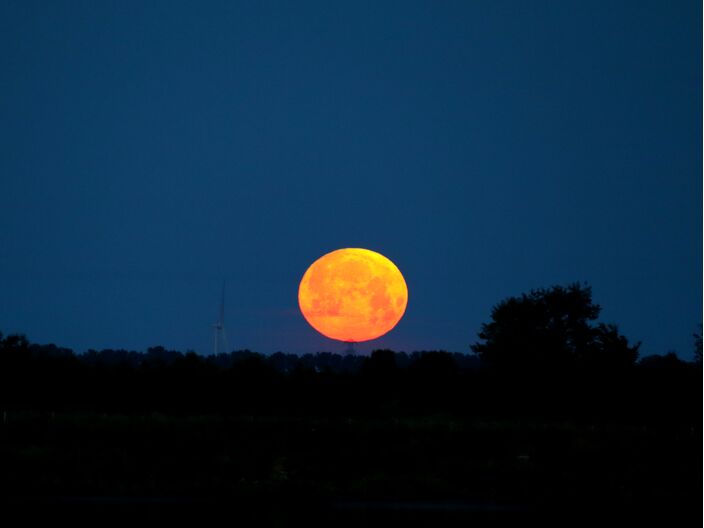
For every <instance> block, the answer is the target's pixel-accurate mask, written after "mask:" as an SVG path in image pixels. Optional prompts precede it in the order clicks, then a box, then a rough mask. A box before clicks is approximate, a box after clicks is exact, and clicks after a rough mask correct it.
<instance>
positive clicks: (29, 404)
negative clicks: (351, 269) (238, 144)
mask: <svg viewBox="0 0 704 528" xmlns="http://www.w3.org/2000/svg"><path fill="white" fill-rule="evenodd" d="M8 339H9V338H8ZM6 341H7V340H6ZM13 343H14V342H11V343H10V345H12V346H8V345H7V343H6V347H5V350H4V355H2V356H1V357H0V359H2V360H3V363H2V365H0V366H2V369H0V374H2V391H1V392H0V395H1V397H2V404H3V405H2V407H3V409H4V412H3V418H2V424H1V425H0V467H1V468H2V471H1V472H0V486H1V488H0V491H1V492H2V503H3V504H2V506H3V510H2V511H3V512H5V514H6V515H8V516H20V517H21V518H22V519H24V520H51V521H54V520H69V521H76V520H86V521H88V522H92V523H102V522H104V521H105V520H106V519H110V520H120V521H123V522H132V521H134V520H154V521H161V522H177V521H179V522H180V521H184V520H187V521H190V522H193V523H198V524H202V523H203V522H206V521H212V522H211V523H210V524H212V523H215V522H220V521H221V520H222V519H232V520H233V521H238V522H242V523H244V524H245V525H248V524H258V525H292V524H295V523H299V522H306V523H310V522H314V521H322V522H328V523H331V524H334V525H336V526H340V525H342V526H353V525H364V524H367V525H384V524H388V523H400V524H403V525H405V526H409V525H411V526H417V525H426V524H427V525H431V526H438V525H452V524H458V525H467V523H470V524H471V525H472V526H487V525H499V526H509V525H511V526H514V525H515V524H516V523H521V524H522V523H524V522H526V521H527V520H531V521H535V520H540V521H541V522H548V521H555V522H556V523H558V524H561V525H564V523H565V522H567V523H568V524H570V525H571V524H575V523H577V522H580V521H590V522H597V523H607V522H608V523H611V522H613V521H614V520H616V519H621V520H622V521H623V522H624V523H628V524H629V525H630V524H632V523H634V522H646V521H649V520H651V519H652V518H654V516H656V515H657V516H662V515H665V516H666V517H667V525H668V526H689V525H700V524H701V512H702V406H701V396H702V384H701V381H702V373H701V365H700V364H696V363H685V362H682V361H680V360H678V359H677V358H676V357H674V356H668V357H659V358H648V359H647V360H642V361H640V362H637V363H632V364H629V365H626V366H623V367H613V366H612V367H611V368H609V369H598V370H589V369H587V368H582V369H572V370H567V369H565V368H564V367H560V370H555V369H553V370H550V369H547V370H545V369H542V370H537V369H534V370H532V371H531V370H521V371H517V370H504V371H501V370H494V369H491V368H484V367H482V366H481V365H480V364H478V363H477V362H476V360H473V358H472V357H471V356H463V355H452V354H447V353H442V352H429V353H419V354H413V355H404V354H394V353H393V352H391V351H378V352H375V353H374V354H373V355H372V357H371V358H367V357H356V356H344V357H342V356H335V355H330V354H321V355H311V356H310V357H307V358H305V357H304V358H297V357H294V356H286V357H284V356H283V355H282V356H278V357H276V356H270V357H264V356H259V355H256V354H252V353H249V352H247V353H235V354H231V355H226V356H223V357H221V358H209V359H207V358H199V357H197V356H195V355H182V354H176V353H168V352H166V351H164V350H163V349H160V350H155V351H151V352H150V353H148V354H145V355H142V354H132V355H129V354H126V355H125V354H117V353H114V352H110V353H102V354H97V355H93V356H92V357H91V356H75V355H73V354H72V353H70V352H65V351H64V352H62V351H61V350H58V349H56V348H55V347H54V348H51V347H36V346H28V345H26V344H24V343H19V345H17V346H15V344H13Z"/></svg>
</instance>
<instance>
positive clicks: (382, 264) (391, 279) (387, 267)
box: [298, 248, 408, 342]
mask: <svg viewBox="0 0 704 528" xmlns="http://www.w3.org/2000/svg"><path fill="white" fill-rule="evenodd" d="M407 304H408V288H407V287H406V281H405V280H404V279H403V275H401V272H400V271H399V269H398V268H397V267H396V265H395V264H394V263H393V262H391V261H390V260H389V259H387V258H386V257H385V256H384V255H381V254H380V253H376V252H374V251H370V250H368V249H360V248H347V249H338V250H336V251H333V252H331V253H328V254H326V255H323V256H322V257H320V258H319V259H318V260H316V261H315V262H313V264H311V265H310V267H309V268H308V270H307V271H306V272H305V274H304V275H303V278H302V279H301V284H300V286H299V287H298V305H299V306H300V308H301V312H302V313H303V317H305V318H306V321H308V322H309V323H310V325H311V326H312V327H313V328H315V329H316V330H317V331H318V332H320V333H321V334H323V335H324V336H326V337H329V338H332V339H338V340H340V341H348V342H358V341H368V340H370V339H374V338H377V337H379V336H382V335H384V334H385V333H387V332H388V331H389V330H391V329H392V328H393V327H394V326H396V324H397V323H398V322H399V321H400V320H401V317H403V313H404V312H405V311H406V305H407Z"/></svg>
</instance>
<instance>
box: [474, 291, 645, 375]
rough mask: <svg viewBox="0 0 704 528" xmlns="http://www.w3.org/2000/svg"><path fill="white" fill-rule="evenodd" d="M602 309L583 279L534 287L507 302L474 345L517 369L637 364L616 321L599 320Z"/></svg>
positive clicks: (489, 358)
mask: <svg viewBox="0 0 704 528" xmlns="http://www.w3.org/2000/svg"><path fill="white" fill-rule="evenodd" d="M600 310H601V308H600V306H599V305H598V304H594V303H593V302H592V292H591V288H590V287H588V286H582V285H580V284H579V283H574V284H570V285H569V286H567V287H562V286H553V287H551V288H548V289H537V290H531V292H530V293H528V294H523V295H521V296H520V297H510V298H508V299H506V300H504V301H501V302H500V303H499V304H498V305H496V306H495V307H494V308H493V310H492V312H491V322H489V323H485V324H483V325H482V327H481V331H480V332H479V338H480V339H481V341H480V342H478V343H475V344H474V345H472V347H471V348H472V350H473V351H474V352H475V353H476V354H478V355H479V356H480V358H481V359H482V361H483V362H485V363H486V364H488V365H492V366H497V367H501V368H514V369H530V370H535V369H541V370H544V369H549V370H553V369H564V368H574V367H582V368H592V367H596V368H601V367H609V368H611V367H617V366H618V367H622V366H629V365H632V364H633V363H634V362H635V361H636V359H637V357H638V347H639V344H636V345H635V346H631V345H629V344H628V341H627V339H626V338H625V337H623V336H622V335H620V334H619V333H618V329H617V327H616V326H615V325H607V324H602V323H600V324H597V323H596V319H597V318H598V317H599V312H600Z"/></svg>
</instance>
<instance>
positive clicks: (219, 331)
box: [213, 281, 228, 355]
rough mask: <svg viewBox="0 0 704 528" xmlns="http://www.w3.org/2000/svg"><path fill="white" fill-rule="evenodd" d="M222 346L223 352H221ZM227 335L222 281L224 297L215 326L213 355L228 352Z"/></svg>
mask: <svg viewBox="0 0 704 528" xmlns="http://www.w3.org/2000/svg"><path fill="white" fill-rule="evenodd" d="M221 345H222V347H223V348H222V350H221V348H220V347H221ZM227 349H228V346H227V335H226V334H225V281H222V297H221V298H220V311H219V313H218V320H217V322H216V323H215V324H214V325H213V353H214V354H215V355H218V354H219V353H220V352H221V351H222V352H227Z"/></svg>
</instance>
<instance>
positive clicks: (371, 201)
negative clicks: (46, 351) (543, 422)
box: [0, 0, 702, 357]
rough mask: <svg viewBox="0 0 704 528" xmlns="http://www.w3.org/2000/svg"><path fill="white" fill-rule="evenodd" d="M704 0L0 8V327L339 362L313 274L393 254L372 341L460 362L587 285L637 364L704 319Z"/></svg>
mask: <svg viewBox="0 0 704 528" xmlns="http://www.w3.org/2000/svg"><path fill="white" fill-rule="evenodd" d="M701 32H702V13H701V2H699V1H669V2H665V1H656V2H652V1H644V0H638V1H633V2H613V1H603V2H596V1H580V2H568V1H564V2H539V1H531V2H525V1H522V0H519V1H514V2H503V1H497V0H486V1H476V2H467V1H458V2H444V1H443V2H435V1H427V2H411V1H403V2H379V1H374V2H368V3H365V2H360V1H359V0H355V1H352V2H344V3H343V2H326V1H321V2H280V3H279V2H246V3H245V2H243V3H241V4H237V3H235V2H230V1H223V2H195V1H194V2H175V1H169V2H142V1H139V2H127V1H124V0H119V1H114V2H94V1H85V2H78V1H72V2H58V1H57V2H31V1H28V0H17V1H7V0H4V1H2V2H0V50H1V51H0V71H1V72H2V74H1V75H0V145H2V146H1V147H0V148H1V150H0V183H1V184H2V207H0V331H2V332H4V333H12V332H22V333H25V334H27V336H28V337H29V339H30V340H31V341H34V342H41V343H48V342H55V343H57V344H61V345H65V346H70V347H73V348H75V349H76V350H77V351H83V350H85V349H87V348H104V347H113V348H130V349H145V348H146V347H148V346H152V345H156V344H162V345H164V346H167V347H170V348H177V349H181V350H185V349H189V348H190V349H195V350H198V351H201V352H209V351H210V349H211V347H212V344H211V339H212V337H211V332H212V329H211V324H212V323H213V322H214V320H215V318H216V314H217V308H218V302H219V299H218V298H219V290H220V284H221V281H222V279H223V278H226V279H227V281H228V307H227V315H226V325H227V330H228V336H229V340H230V344H231V345H232V348H245V347H248V348H250V349H254V350H258V351H261V352H267V353H268V352H273V351H276V350H284V351H290V352H305V351H317V350H333V351H341V350H343V349H344V346H343V345H341V344H338V343H336V342H333V341H329V340H327V339H326V338H324V337H322V336H320V335H318V334H317V333H316V332H315V331H314V330H313V329H312V328H311V327H309V326H308V325H307V323H306V322H305V320H304V319H303V317H302V316H301V315H300V313H299V312H298V305H297V299H296V295H297V288H298V283H299V280H300V278H301V276H302V275H303V272H304V271H305V269H306V268H307V266H308V265H309V264H310V263H312V262H313V261H314V260H315V259H316V258H318V257H319V256H320V255H322V254H323V253H326V252H328V251H331V250H334V249H337V248H341V247H365V248H369V249H372V250H375V251H379V252H381V253H383V254H384V255H386V256H387V257H389V258H391V259H392V260H393V261H394V262H395V263H396V264H397V265H398V267H399V268H400V269H401V271H402V272H403V273H404V275H405V277H406V281H407V283H408V286H409V291H410V299H409V305H408V310H407V312H406V316H405V318H404V319H403V320H402V321H401V323H400V324H399V325H398V326H397V328H396V329H395V330H393V331H392V332H391V333H390V334H388V335H387V336H385V337H383V338H381V339H379V340H376V341H374V342H371V344H370V345H368V346H363V347H360V350H368V349H370V348H371V347H392V348H394V349H397V350H415V349H430V348H433V349H437V348H444V349H448V350H452V351H462V352H467V351H468V345H469V344H470V343H472V342H474V341H475V340H476V332H477V331H478V329H479V326H480V324H481V323H482V322H484V321H487V320H488V318H489V314H490V310H491V307H492V306H493V305H494V304H496V303H497V302H498V301H500V300H501V299H503V298H505V297H507V296H510V295H517V294H520V293H521V292H524V291H528V290H529V289H531V288H536V287H542V286H550V285H553V284H566V283H569V282H572V281H587V282H589V284H591V286H592V288H593V294H594V299H595V301H596V302H598V303H600V304H601V305H602V307H603V311H602V320H604V321H608V322H615V323H617V324H618V325H619V327H620V329H621V331H622V332H623V333H624V334H625V335H626V336H627V337H629V339H631V340H633V341H639V340H641V341H643V345H642V349H641V350H642V352H643V353H645V354H651V353H664V352H666V351H668V350H671V349H675V350H677V351H678V352H679V353H680V355H682V356H683V357H690V356H691V352H692V339H691V334H692V333H693V332H695V331H697V330H698V328H699V323H700V321H701V320H702V302H701V301H702V164H701V160H702V117H701V116H702V53H701V40H702V34H701Z"/></svg>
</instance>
